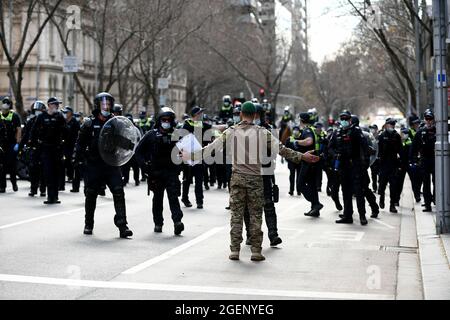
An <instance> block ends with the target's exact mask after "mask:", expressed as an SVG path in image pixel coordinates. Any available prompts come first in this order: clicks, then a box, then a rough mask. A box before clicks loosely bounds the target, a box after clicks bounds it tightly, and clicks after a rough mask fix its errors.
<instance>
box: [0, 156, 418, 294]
mask: <svg viewBox="0 0 450 320" xmlns="http://www.w3.org/2000/svg"><path fill="white" fill-rule="evenodd" d="M288 174H289V173H288V170H287V168H285V166H281V165H279V167H278V169H277V182H278V184H279V186H280V203H278V204H277V213H278V217H279V229H280V232H279V233H280V236H281V238H282V239H283V244H281V245H280V246H279V248H276V249H274V248H270V247H269V241H268V239H267V229H266V227H265V225H264V245H263V246H264V249H263V254H264V255H265V256H266V258H267V260H266V261H264V262H261V263H255V262H251V261H250V248H248V247H245V246H244V247H243V249H242V252H241V261H239V262H232V261H229V260H228V254H229V211H226V210H225V207H226V205H227V203H228V193H227V192H226V191H224V190H216V188H212V189H211V190H210V191H205V209H204V210H197V209H195V208H191V209H186V208H183V212H184V219H183V222H184V224H185V231H184V232H183V234H182V236H181V237H176V236H174V234H173V223H172V221H171V219H170V211H169V210H168V204H167V202H166V203H165V210H164V215H165V219H166V220H165V226H164V230H163V231H164V232H163V233H162V234H155V233H153V220H152V215H151V198H150V197H147V195H146V194H147V192H146V186H145V185H142V186H140V187H134V186H130V187H127V189H126V200H127V212H128V221H129V227H130V229H132V230H133V232H134V234H135V235H134V236H133V238H132V239H130V240H123V239H120V238H119V234H118V230H117V228H116V227H115V226H114V223H113V216H114V207H113V202H112V197H111V194H110V193H109V192H108V193H107V196H106V197H105V198H100V199H99V201H98V208H97V212H96V216H95V229H94V235H93V236H84V235H83V234H82V231H83V226H84V197H83V195H82V194H70V193H69V192H68V191H66V192H63V193H61V194H60V199H61V201H62V205H59V206H54V207H47V206H45V205H43V204H42V201H43V199H41V198H29V197H28V196H27V194H28V187H29V185H28V183H27V182H24V181H21V182H20V183H19V187H20V190H19V192H18V193H13V192H12V191H11V190H8V193H7V194H5V195H0V201H1V202H0V203H1V207H0V257H1V259H0V299H162V300H180V299H194V300H197V299H198V300H208V299H225V300H228V299H230V300H240V299H250V300H251V299H262V300H264V299H399V298H401V297H403V293H402V290H406V289H404V288H405V286H404V285H403V284H404V283H406V284H407V286H409V287H408V289H407V290H406V291H408V294H409V295H413V296H414V297H420V296H421V294H422V293H421V292H420V289H419V287H418V286H414V285H411V281H410V280H409V279H413V280H414V279H415V280H417V281H419V280H418V279H419V278H420V275H419V271H418V269H417V268H416V266H414V265H411V264H415V261H416V259H417V252H416V251H417V250H416V249H415V247H414V246H413V245H411V246H410V247H407V248H405V247H404V246H403V247H400V246H401V245H402V235H401V233H402V232H409V234H410V237H411V232H412V231H411V228H412V227H411V226H408V230H405V227H403V230H402V228H401V226H402V219H404V218H405V217H406V214H397V215H395V214H390V213H388V212H387V211H383V212H382V213H381V216H380V219H378V220H373V219H370V220H369V225H368V226H365V227H363V226H361V225H360V224H359V221H358V219H357V217H355V218H356V219H355V224H353V225H336V224H335V223H334V221H335V220H336V218H337V215H338V212H337V211H336V209H335V207H334V205H333V203H332V201H331V199H329V198H328V197H327V196H326V194H325V193H321V194H320V197H321V201H322V203H324V204H325V209H324V210H323V211H322V216H321V218H320V219H312V218H307V217H305V216H304V215H303V213H304V212H306V211H309V210H308V209H309V205H308V204H307V202H306V200H304V198H303V197H290V196H289V195H288ZM69 189H70V187H69V186H68V187H67V190H69ZM406 190H407V191H409V193H410V189H408V188H407V189H406ZM405 193H407V192H405ZM410 198H411V197H410V195H405V197H404V199H403V200H402V203H401V205H402V212H407V210H409V209H410V208H409V207H410V206H411V204H410V203H409V201H410ZM193 199H194V196H193V188H191V201H193ZM405 201H408V202H407V203H406V202H405ZM193 202H194V201H193ZM411 203H412V202H411ZM369 212H370V209H369ZM403 225H407V224H403ZM412 238H413V237H412ZM411 243H414V241H412V242H411ZM405 251H406V252H405ZM400 252H402V253H400ZM401 255H406V256H405V257H406V258H407V259H406V260H407V261H410V262H407V263H406V269H405V268H404V267H402V266H404V265H405V263H404V262H402V261H403V260H405V259H399V257H401ZM408 263H409V265H408ZM402 268H403V269H402Z"/></svg>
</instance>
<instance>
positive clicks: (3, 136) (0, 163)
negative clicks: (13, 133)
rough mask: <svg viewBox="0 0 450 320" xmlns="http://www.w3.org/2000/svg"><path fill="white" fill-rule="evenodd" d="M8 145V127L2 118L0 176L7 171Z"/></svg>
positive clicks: (0, 122) (0, 125)
mask: <svg viewBox="0 0 450 320" xmlns="http://www.w3.org/2000/svg"><path fill="white" fill-rule="evenodd" d="M5 144H6V126H5V123H4V121H3V119H1V118H0V176H3V174H4V170H5V150H4V149H3V148H4V147H5Z"/></svg>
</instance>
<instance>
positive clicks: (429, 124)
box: [411, 109, 436, 212]
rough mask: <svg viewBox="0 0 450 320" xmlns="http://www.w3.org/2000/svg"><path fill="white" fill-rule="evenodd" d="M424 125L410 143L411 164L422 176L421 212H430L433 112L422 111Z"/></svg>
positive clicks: (432, 173)
mask: <svg viewBox="0 0 450 320" xmlns="http://www.w3.org/2000/svg"><path fill="white" fill-rule="evenodd" d="M424 118H425V126H424V127H423V128H421V129H419V131H418V132H417V134H416V136H415V138H414V141H413V144H412V149H411V150H412V157H411V159H412V164H411V165H412V166H418V167H419V168H420V169H421V172H422V178H423V197H424V201H425V204H424V207H425V208H424V209H423V212H431V211H432V209H431V203H432V202H435V201H434V191H433V192H432V189H431V181H433V190H434V188H435V184H434V182H435V144H436V126H435V122H434V112H433V111H432V110H430V109H429V110H427V111H426V112H425V113H424Z"/></svg>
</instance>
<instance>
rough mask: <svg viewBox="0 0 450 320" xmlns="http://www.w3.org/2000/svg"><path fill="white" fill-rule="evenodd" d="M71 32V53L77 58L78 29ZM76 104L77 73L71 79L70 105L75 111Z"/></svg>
mask: <svg viewBox="0 0 450 320" xmlns="http://www.w3.org/2000/svg"><path fill="white" fill-rule="evenodd" d="M70 31H72V52H71V55H72V56H76V55H77V51H76V49H77V48H76V43H77V39H76V35H77V33H76V29H72V30H70ZM74 102H75V73H72V74H71V77H70V88H69V105H70V106H71V107H72V108H74V110H75V109H76V108H75V104H74Z"/></svg>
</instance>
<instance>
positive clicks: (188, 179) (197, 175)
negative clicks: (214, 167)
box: [181, 106, 212, 209]
mask: <svg viewBox="0 0 450 320" xmlns="http://www.w3.org/2000/svg"><path fill="white" fill-rule="evenodd" d="M203 111H204V110H203V109H202V108H200V107H198V106H197V107H194V108H192V110H191V118H190V119H188V120H186V122H185V123H184V126H183V129H184V130H187V131H188V132H190V133H192V134H195V135H196V138H197V140H198V141H199V142H200V143H201V144H203V146H205V145H207V143H206V142H204V141H203V137H204V134H205V132H206V131H208V130H211V129H212V126H211V125H210V124H207V123H205V122H203ZM199 134H201V136H199ZM203 167H204V164H203V163H199V164H196V165H195V166H193V167H191V166H187V165H185V166H184V169H183V197H182V199H181V201H182V202H183V204H184V205H185V206H186V207H188V208H190V207H192V203H191V202H190V201H189V187H190V185H191V184H192V183H193V181H192V180H193V179H195V200H196V202H197V209H203V198H204V196H203V179H204V168H203Z"/></svg>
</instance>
